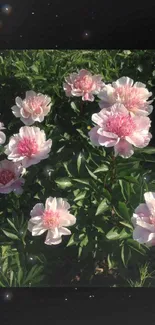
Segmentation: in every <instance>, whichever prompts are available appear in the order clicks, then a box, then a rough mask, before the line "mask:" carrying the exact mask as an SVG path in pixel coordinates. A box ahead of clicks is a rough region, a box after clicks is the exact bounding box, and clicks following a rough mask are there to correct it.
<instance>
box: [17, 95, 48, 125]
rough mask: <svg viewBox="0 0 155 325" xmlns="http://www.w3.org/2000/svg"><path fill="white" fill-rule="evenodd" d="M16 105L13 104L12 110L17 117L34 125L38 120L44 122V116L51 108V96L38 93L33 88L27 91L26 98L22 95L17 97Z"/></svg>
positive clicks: (27, 123)
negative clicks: (22, 97)
mask: <svg viewBox="0 0 155 325" xmlns="http://www.w3.org/2000/svg"><path fill="white" fill-rule="evenodd" d="M15 102H16V105H15V106H13V107H12V108H11V109H12V112H13V114H14V115H15V116H16V117H20V119H21V121H22V122H23V123H24V124H26V125H32V124H34V123H35V122H36V121H38V122H42V121H43V120H44V117H45V116H46V115H47V114H48V113H49V111H50V109H51V105H52V104H51V98H50V97H48V96H47V95H43V94H40V93H39V94H36V93H35V92H34V91H33V90H30V91H27V92H26V98H25V99H24V100H22V99H21V98H20V97H16V99H15Z"/></svg>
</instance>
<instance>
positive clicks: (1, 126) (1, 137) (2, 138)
mask: <svg viewBox="0 0 155 325" xmlns="http://www.w3.org/2000/svg"><path fill="white" fill-rule="evenodd" d="M4 129H6V128H5V127H4V124H3V123H1V122H0V130H4ZM5 141H6V135H5V134H4V133H3V132H2V131H0V145H1V144H3V143H4V142H5Z"/></svg>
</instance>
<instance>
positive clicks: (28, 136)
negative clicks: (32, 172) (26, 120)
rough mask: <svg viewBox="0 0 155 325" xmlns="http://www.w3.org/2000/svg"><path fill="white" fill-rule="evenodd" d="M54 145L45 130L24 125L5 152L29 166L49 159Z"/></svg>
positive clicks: (12, 138)
mask: <svg viewBox="0 0 155 325" xmlns="http://www.w3.org/2000/svg"><path fill="white" fill-rule="evenodd" d="M51 146H52V140H47V141H46V135H45V132H44V131H43V130H40V129H39V128H38V127H35V126H23V127H21V128H20V130H19V133H18V134H14V135H13V136H12V137H11V138H10V140H9V143H8V145H7V146H5V154H6V155H8V159H10V160H13V161H14V162H17V161H20V162H21V164H22V166H23V167H25V168H27V167H29V166H31V165H35V164H38V163H39V162H40V161H41V160H43V159H47V158H48V156H49V152H50V149H51Z"/></svg>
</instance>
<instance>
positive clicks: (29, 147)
mask: <svg viewBox="0 0 155 325" xmlns="http://www.w3.org/2000/svg"><path fill="white" fill-rule="evenodd" d="M17 150H18V153H19V154H20V155H21V156H26V157H31V156H32V155H33V154H36V153H37V151H38V144H37V143H36V139H34V138H26V137H24V138H22V139H21V140H20V141H19V142H18V147H17Z"/></svg>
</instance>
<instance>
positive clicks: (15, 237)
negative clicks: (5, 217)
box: [2, 229, 20, 240]
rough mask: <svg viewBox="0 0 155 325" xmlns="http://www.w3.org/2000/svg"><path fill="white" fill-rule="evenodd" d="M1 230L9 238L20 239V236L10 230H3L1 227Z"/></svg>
mask: <svg viewBox="0 0 155 325" xmlns="http://www.w3.org/2000/svg"><path fill="white" fill-rule="evenodd" d="M2 231H3V233H4V234H5V235H6V236H7V237H9V238H11V239H15V240H20V238H19V237H18V236H17V235H15V234H12V233H11V232H9V231H6V230H4V229H2Z"/></svg>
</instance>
